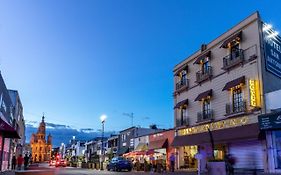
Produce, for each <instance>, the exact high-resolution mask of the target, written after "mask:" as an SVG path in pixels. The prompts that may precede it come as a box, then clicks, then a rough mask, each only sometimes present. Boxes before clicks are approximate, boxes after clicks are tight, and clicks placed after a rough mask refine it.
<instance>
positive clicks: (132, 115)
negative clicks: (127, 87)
mask: <svg viewBox="0 0 281 175" xmlns="http://www.w3.org/2000/svg"><path fill="white" fill-rule="evenodd" d="M123 115H125V116H128V117H130V118H131V125H132V127H133V126H134V113H123Z"/></svg>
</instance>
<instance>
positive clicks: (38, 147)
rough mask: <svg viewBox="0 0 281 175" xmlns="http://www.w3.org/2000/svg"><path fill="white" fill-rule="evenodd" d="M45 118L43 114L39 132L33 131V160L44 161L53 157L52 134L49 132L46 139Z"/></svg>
mask: <svg viewBox="0 0 281 175" xmlns="http://www.w3.org/2000/svg"><path fill="white" fill-rule="evenodd" d="M44 118H45V117H44V116H43V117H42V121H41V123H40V125H39V128H38V131H37V133H36V134H34V133H33V134H32V136H31V139H30V144H31V149H32V161H33V162H44V161H48V160H50V158H51V149H52V136H51V135H50V134H49V135H48V137H47V140H46V124H45V121H44Z"/></svg>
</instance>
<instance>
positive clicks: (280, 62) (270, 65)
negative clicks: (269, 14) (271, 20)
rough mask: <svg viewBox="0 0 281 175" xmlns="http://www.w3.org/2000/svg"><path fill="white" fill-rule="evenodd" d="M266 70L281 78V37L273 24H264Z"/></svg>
mask: <svg viewBox="0 0 281 175" xmlns="http://www.w3.org/2000/svg"><path fill="white" fill-rule="evenodd" d="M263 41H264V52H265V67H266V70H267V71H268V72H270V73H272V74H274V75H276V76H277V77H279V78H281V38H280V36H279V35H278V32H276V31H274V30H273V29H272V26H271V25H268V24H265V23H264V24H263Z"/></svg>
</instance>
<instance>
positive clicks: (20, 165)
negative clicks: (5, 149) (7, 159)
mask: <svg viewBox="0 0 281 175" xmlns="http://www.w3.org/2000/svg"><path fill="white" fill-rule="evenodd" d="M17 162H18V170H21V167H22V163H23V157H22V155H21V154H20V155H19V157H18V160H17Z"/></svg>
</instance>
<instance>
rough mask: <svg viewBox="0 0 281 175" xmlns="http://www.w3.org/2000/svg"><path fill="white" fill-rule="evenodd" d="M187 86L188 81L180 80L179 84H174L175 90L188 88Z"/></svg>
mask: <svg viewBox="0 0 281 175" xmlns="http://www.w3.org/2000/svg"><path fill="white" fill-rule="evenodd" d="M188 86H189V81H188V79H181V80H180V81H179V82H177V84H176V90H180V89H182V88H188Z"/></svg>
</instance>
